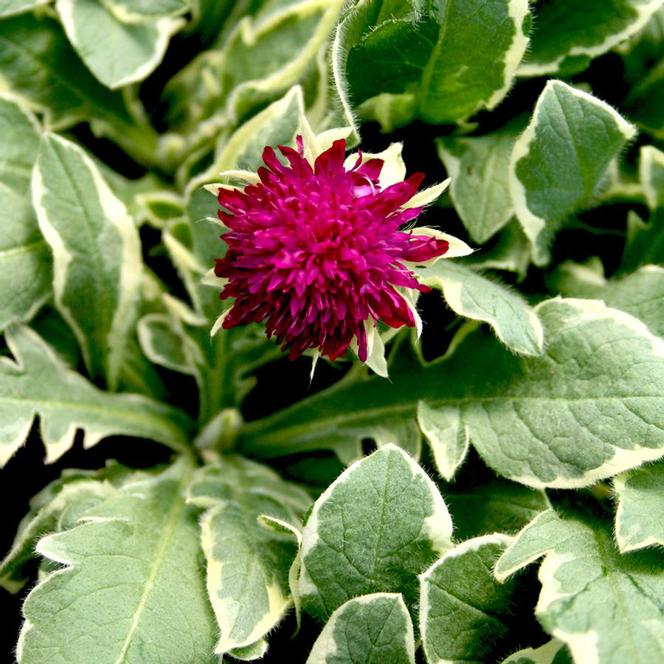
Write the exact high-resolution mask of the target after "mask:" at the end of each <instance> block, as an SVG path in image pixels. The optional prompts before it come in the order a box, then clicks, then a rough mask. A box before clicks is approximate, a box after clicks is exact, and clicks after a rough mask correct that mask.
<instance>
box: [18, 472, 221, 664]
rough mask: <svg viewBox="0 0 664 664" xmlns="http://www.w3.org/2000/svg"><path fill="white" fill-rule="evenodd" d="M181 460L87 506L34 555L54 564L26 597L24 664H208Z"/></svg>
mask: <svg viewBox="0 0 664 664" xmlns="http://www.w3.org/2000/svg"><path fill="white" fill-rule="evenodd" d="M189 476H190V469H189V468H188V467H187V464H186V463H184V462H182V461H181V462H179V463H177V464H175V465H174V466H172V467H170V468H168V469H167V470H165V471H163V472H162V473H161V474H159V475H156V476H153V477H150V478H148V479H145V478H143V477H139V478H138V479H137V480H135V481H133V482H127V483H125V484H124V486H122V487H121V488H119V489H117V490H115V491H114V493H113V495H111V496H110V497H109V498H108V499H106V500H105V501H104V502H102V503H100V504H98V505H96V506H95V507H92V508H91V509H89V510H88V511H87V512H85V513H84V514H83V515H81V517H80V518H79V520H78V523H77V525H76V526H75V527H73V528H72V529H71V530H67V531H65V532H62V533H57V534H54V535H49V536H47V537H44V538H43V539H41V540H40V541H39V543H38V545H37V550H38V552H39V553H40V554H41V555H42V556H44V557H46V558H47V559H48V560H50V561H53V562H54V563H57V564H58V565H61V566H62V567H61V568H60V569H58V570H57V571H55V572H52V573H49V574H48V575H47V576H46V578H45V579H44V580H42V581H41V582H40V583H39V585H37V587H36V588H35V589H34V590H33V591H32V592H31V593H30V594H29V595H28V597H27V599H26V601H25V604H24V607H23V612H24V615H25V624H24V626H23V629H22V631H21V637H20V642H19V646H18V661H19V662H20V663H21V664H32V663H33V662H34V663H37V662H43V661H44V660H45V659H48V660H51V661H63V662H68V663H70V664H78V663H79V662H80V663H81V664H83V663H86V664H87V663H88V662H89V661H90V653H91V652H92V651H93V652H94V657H95V661H98V662H100V663H107V662H108V663H109V664H111V663H112V662H130V661H159V659H163V657H164V656H165V655H164V653H168V655H167V658H168V661H169V662H173V664H178V663H181V664H190V663H191V662H212V661H213V657H212V650H213V648H214V639H215V625H214V615H213V613H212V610H211V608H210V606H209V604H208V602H207V598H206V597H205V588H204V581H203V576H202V574H201V569H200V564H199V557H200V549H199V540H198V524H197V523H196V518H195V515H194V513H193V512H194V510H192V509H191V508H188V507H187V506H186V504H185V501H184V498H183V495H182V492H183V490H184V487H185V486H186V484H187V482H188V480H189Z"/></svg>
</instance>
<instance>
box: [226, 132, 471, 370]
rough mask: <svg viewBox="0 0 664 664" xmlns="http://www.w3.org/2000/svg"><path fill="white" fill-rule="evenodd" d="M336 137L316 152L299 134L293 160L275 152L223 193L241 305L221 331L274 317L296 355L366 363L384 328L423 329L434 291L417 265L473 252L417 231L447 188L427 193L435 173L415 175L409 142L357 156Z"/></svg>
mask: <svg viewBox="0 0 664 664" xmlns="http://www.w3.org/2000/svg"><path fill="white" fill-rule="evenodd" d="M330 133H331V132H328V133H327V134H326V135H322V136H321V137H318V138H316V137H313V135H312V137H311V142H314V141H315V142H316V143H317V145H316V146H314V147H313V148H312V146H309V145H308V146H306V147H305V144H304V142H303V139H302V137H301V136H298V138H297V149H293V148H289V147H284V146H280V147H279V152H280V153H281V155H282V158H279V157H278V156H277V154H276V153H275V151H274V150H273V149H272V148H270V147H266V148H265V150H264V151H263V161H264V163H265V166H261V167H260V168H259V169H258V172H257V174H256V176H253V174H247V173H245V174H244V177H245V178H246V179H248V180H250V182H249V184H247V185H246V186H244V188H239V187H231V186H225V185H219V187H218V200H219V204H220V206H221V210H220V211H219V219H220V220H221V222H222V224H223V225H224V226H225V227H226V228H227V229H228V230H227V231H226V232H225V233H224V234H223V235H222V239H223V240H224V241H225V242H226V244H227V245H228V251H227V252H226V255H225V257H224V258H222V259H218V260H217V261H216V268H215V272H216V275H217V276H218V277H221V278H222V279H223V280H224V283H225V287H224V288H223V290H222V292H221V295H220V297H221V298H222V299H226V298H234V302H233V305H232V307H231V308H230V309H229V310H228V311H227V312H225V314H224V315H223V317H222V318H221V319H220V321H218V325H219V324H220V325H221V326H222V327H223V328H224V329H228V328H232V327H235V326H237V325H244V324H247V323H254V322H256V323H259V322H263V321H265V324H266V333H267V336H268V337H275V339H276V341H277V343H279V344H280V345H281V346H282V348H284V349H289V351H290V353H289V356H290V358H291V359H293V358H296V357H298V356H300V355H301V354H302V353H304V352H305V351H307V350H309V349H313V350H314V351H316V352H317V353H319V354H321V355H324V356H327V357H328V358H330V359H331V360H335V359H336V358H338V357H340V356H342V355H344V353H346V351H347V350H348V349H349V347H351V346H352V347H353V348H354V349H355V351H356V352H357V355H358V357H359V358H360V360H361V361H363V362H365V361H367V360H368V358H369V356H370V355H372V354H373V352H374V350H375V349H377V347H380V351H381V352H382V348H383V346H382V343H381V342H380V340H379V339H377V337H379V335H377V334H374V330H375V326H376V324H377V322H378V321H382V322H383V323H385V324H386V325H388V326H390V327H392V328H399V327H403V326H407V327H415V326H417V325H419V317H418V315H417V310H416V308H415V300H416V296H417V294H418V293H420V292H425V291H428V290H429V289H428V287H427V286H424V285H422V284H420V283H419V282H418V280H417V278H416V276H415V274H414V273H413V270H412V268H413V267H414V266H415V265H422V264H426V263H429V262H431V261H434V260H436V259H438V258H440V257H441V256H449V255H455V256H458V255H462V254H465V253H468V252H469V251H470V250H469V249H468V247H467V246H466V245H465V244H463V243H462V242H460V241H459V240H456V239H455V238H452V237H450V236H448V235H446V234H443V233H440V232H438V231H434V230H433V229H428V228H418V229H410V230H409V229H408V226H409V225H410V224H411V222H413V220H414V219H415V218H416V217H417V216H418V215H419V214H420V212H421V211H422V209H423V206H424V205H425V204H426V203H427V202H430V201H431V200H432V199H433V198H435V197H437V196H438V195H439V194H440V192H441V191H442V190H443V189H444V187H445V186H446V184H447V183H443V184H442V185H438V186H436V187H432V188H431V189H430V190H425V191H422V192H420V193H419V194H418V187H419V185H420V184H421V182H422V179H423V178H424V176H423V175H422V174H421V173H416V174H415V175H411V176H410V177H409V178H407V179H405V180H404V179H403V176H404V173H403V162H402V161H401V159H400V146H396V150H395V149H394V147H393V148H392V149H388V150H387V151H385V153H383V154H382V155H374V156H371V155H362V154H361V153H360V154H357V155H354V156H351V157H349V158H348V159H346V156H345V150H346V141H345V139H344V138H337V139H336V140H332V141H331V140H330V139H331V138H332V137H333V136H332V137H331V136H330ZM334 134H336V136H339V132H338V131H337V132H334ZM334 134H333V135H334ZM326 136H327V140H326ZM330 142H331V145H329V143H330ZM321 143H323V145H321ZM325 143H327V144H328V145H324V144H325ZM328 146H329V147H328ZM316 148H317V149H316ZM322 148H325V149H322ZM390 158H391V159H390ZM386 159H388V160H389V161H391V163H389V164H386V161H385V160H386ZM236 175H237V172H236Z"/></svg>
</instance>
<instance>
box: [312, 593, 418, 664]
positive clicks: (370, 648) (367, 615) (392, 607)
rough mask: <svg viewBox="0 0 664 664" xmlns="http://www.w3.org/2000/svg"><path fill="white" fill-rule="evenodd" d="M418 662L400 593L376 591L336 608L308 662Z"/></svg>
mask: <svg viewBox="0 0 664 664" xmlns="http://www.w3.org/2000/svg"><path fill="white" fill-rule="evenodd" d="M356 662H362V663H363V664H383V663H384V662H389V663H390V664H415V640H414V634H413V623H412V621H411V619H410V614H409V613H408V609H407V608H406V605H405V604H404V601H403V597H402V596H401V595H400V594H399V593H374V594H372V595H362V596H361V597H355V598H354V599H350V600H348V601H347V602H346V603H345V604H342V605H341V606H340V607H339V608H338V609H336V610H335V611H334V612H333V613H332V615H331V616H330V618H329V620H328V621H327V623H326V625H325V627H324V628H323V631H322V632H321V633H320V636H319V637H318V639H317V640H316V643H314V647H313V648H312V650H311V653H310V654H309V657H308V658H307V664H355V663H356Z"/></svg>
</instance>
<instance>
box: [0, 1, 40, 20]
mask: <svg viewBox="0 0 664 664" xmlns="http://www.w3.org/2000/svg"><path fill="white" fill-rule="evenodd" d="M48 2H49V0H1V1H0V17H3V18H4V17H5V16H14V15H15V14H23V13H24V12H29V11H30V10H32V9H35V8H36V7H39V6H40V5H45V4H46V3H48Z"/></svg>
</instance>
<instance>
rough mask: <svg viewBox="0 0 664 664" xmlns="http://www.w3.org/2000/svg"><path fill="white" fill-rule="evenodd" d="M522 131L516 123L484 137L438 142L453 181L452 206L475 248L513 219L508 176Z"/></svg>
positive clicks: (444, 139)
mask: <svg viewBox="0 0 664 664" xmlns="http://www.w3.org/2000/svg"><path fill="white" fill-rule="evenodd" d="M522 128H523V127H522V125H521V123H520V122H518V123H517V124H516V125H512V124H511V125H508V126H507V127H504V128H503V129H501V130H499V131H495V132H493V133H491V134H487V135H486V136H476V137H470V138H465V137H445V138H440V139H438V142H437V145H438V154H439V156H440V158H441V159H442V161H443V163H444V164H445V168H446V169H447V172H448V174H449V176H450V177H451V178H452V184H451V185H450V196H451V197H452V202H453V203H454V207H455V209H456V211H457V212H458V213H459V216H460V217H461V221H463V224H464V226H465V227H466V229H467V230H468V233H469V234H470V237H471V238H472V239H473V240H474V241H475V242H477V243H478V244H484V243H485V242H486V241H487V240H488V239H489V238H491V237H492V236H493V235H495V234H496V233H497V232H498V231H499V230H500V229H501V228H503V227H504V226H506V225H507V223H508V222H509V220H510V219H511V218H512V217H513V216H514V207H513V205H512V199H511V197H510V194H509V179H508V173H509V163H510V158H511V157H512V147H513V146H514V142H515V141H516V138H517V136H518V135H519V133H520V131H521V129H522Z"/></svg>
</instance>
